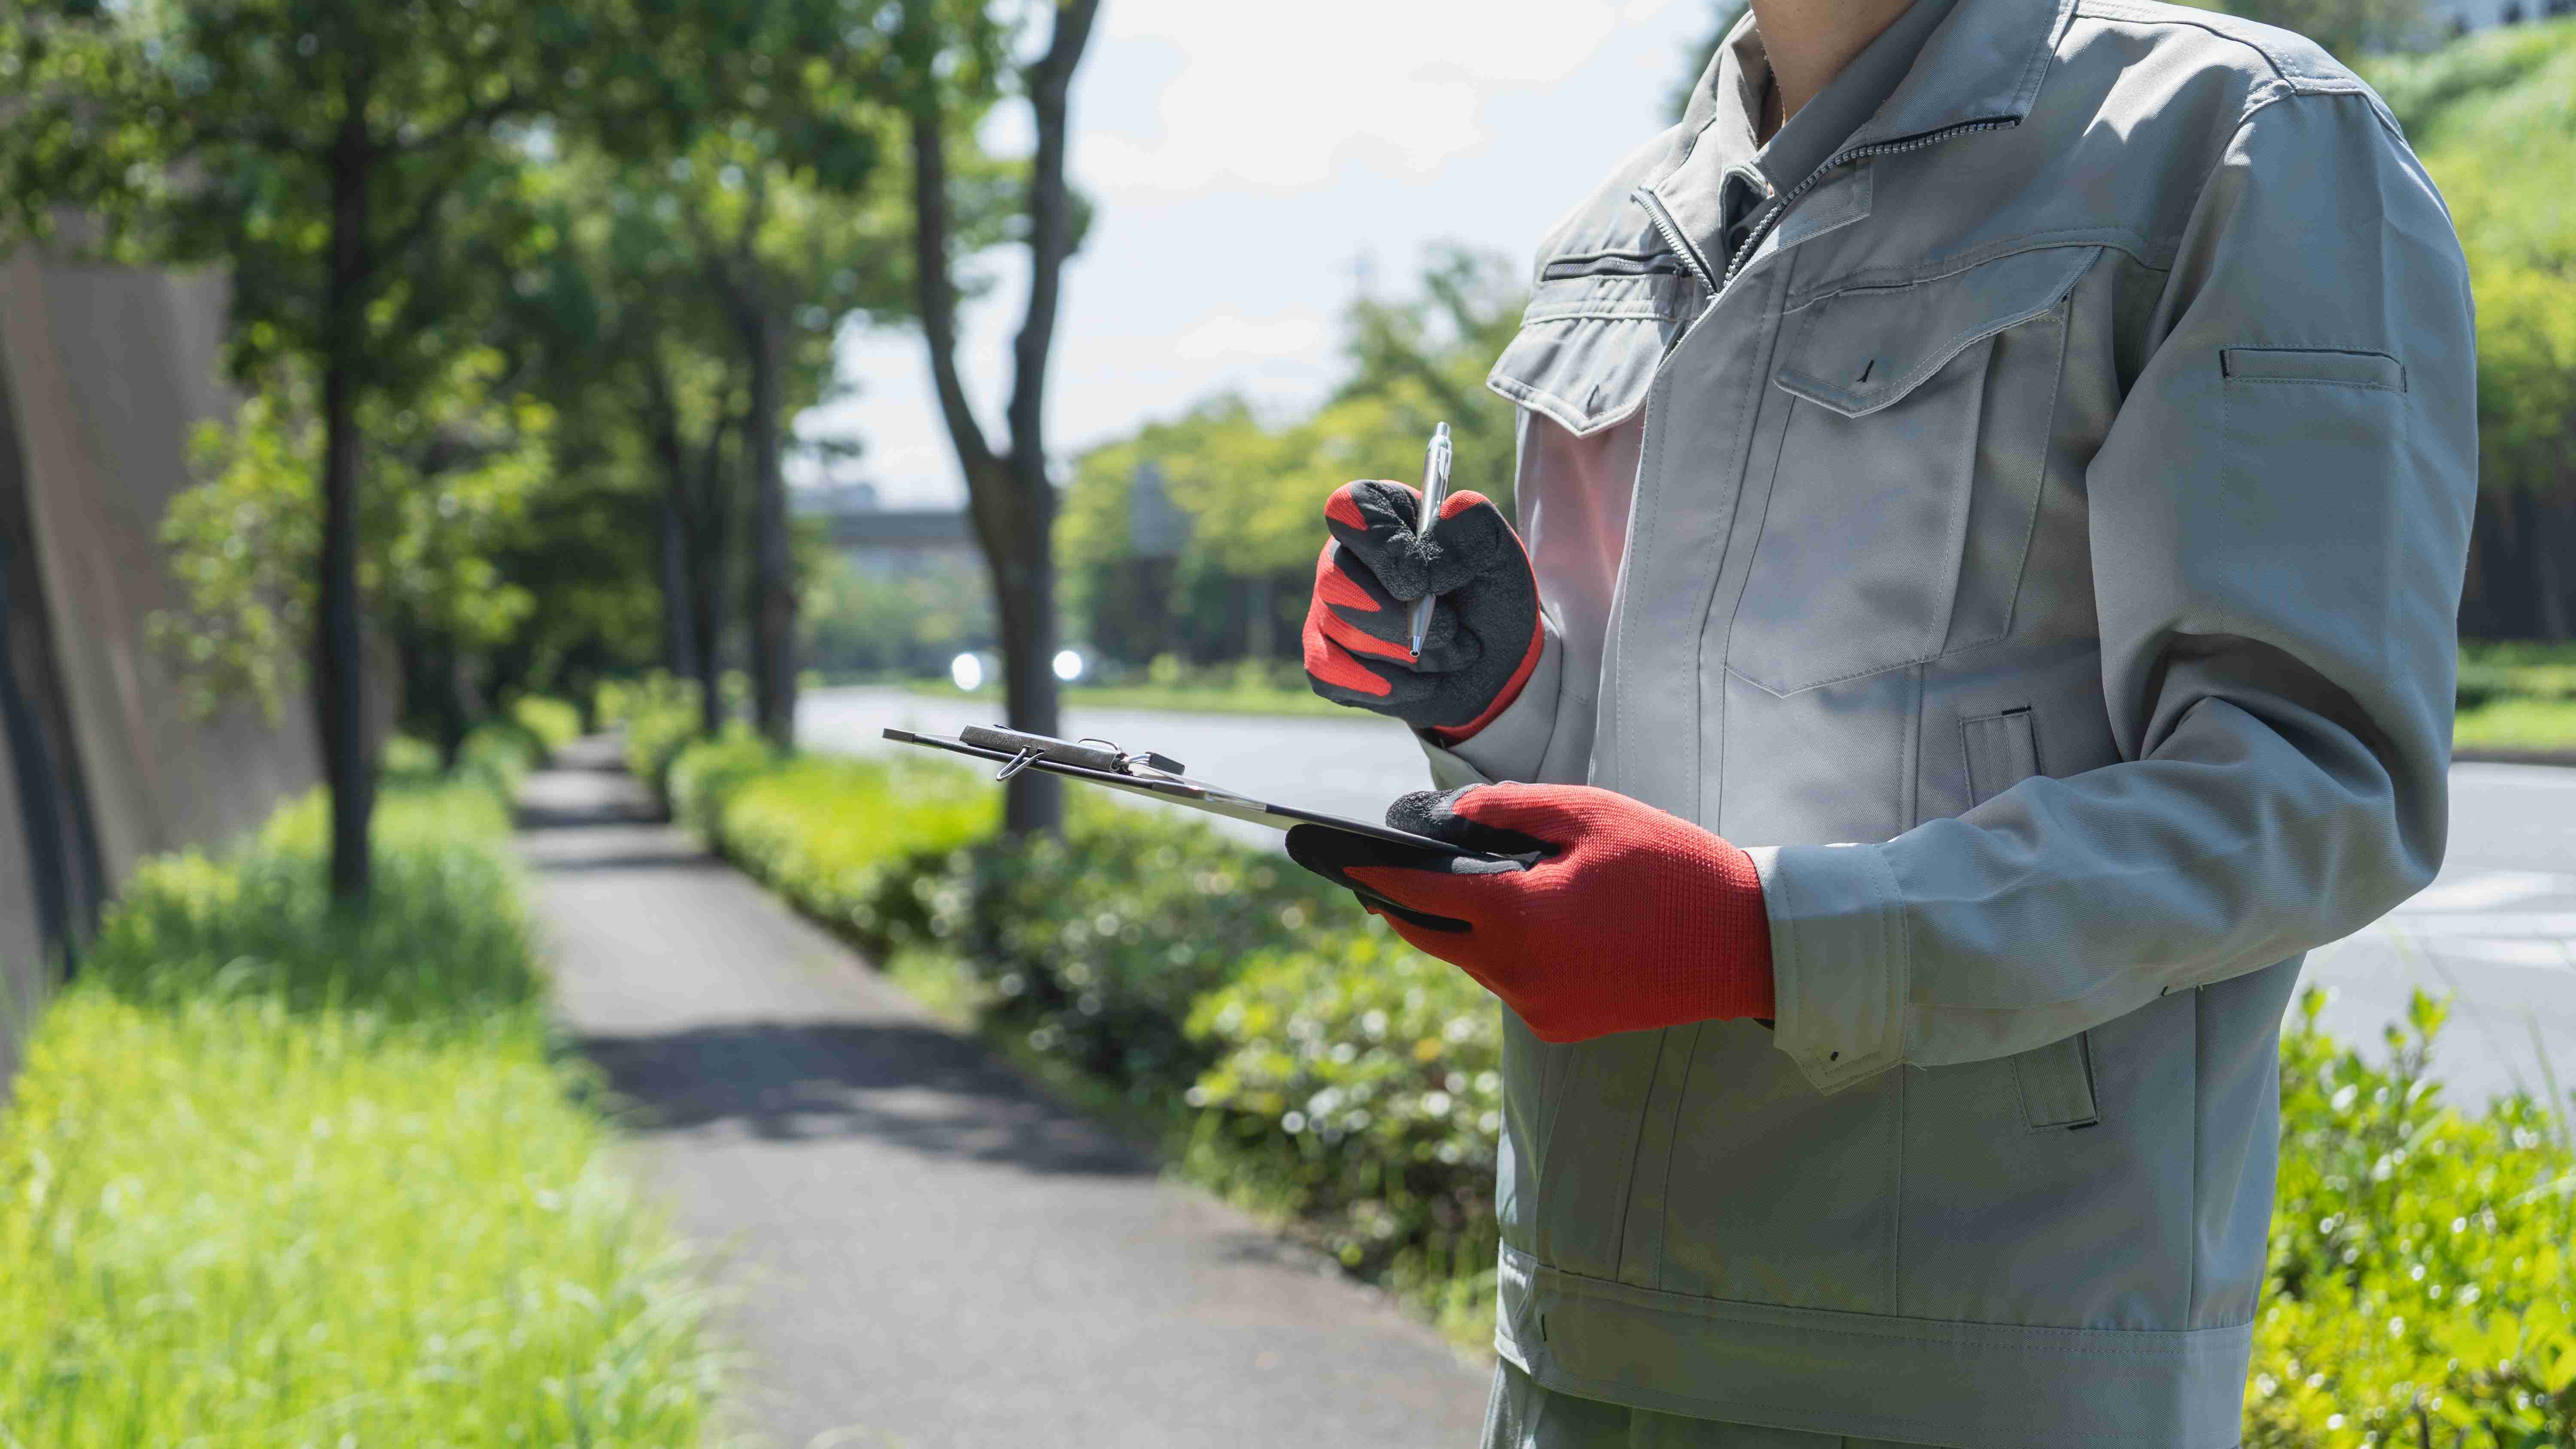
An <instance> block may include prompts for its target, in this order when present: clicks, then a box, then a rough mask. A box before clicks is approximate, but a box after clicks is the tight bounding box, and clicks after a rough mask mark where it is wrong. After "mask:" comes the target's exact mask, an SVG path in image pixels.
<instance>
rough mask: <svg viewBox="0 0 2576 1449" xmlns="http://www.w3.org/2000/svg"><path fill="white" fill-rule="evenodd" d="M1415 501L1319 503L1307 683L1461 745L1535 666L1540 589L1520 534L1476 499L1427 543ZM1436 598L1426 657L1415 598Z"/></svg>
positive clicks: (1394, 492)
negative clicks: (1324, 535)
mask: <svg viewBox="0 0 2576 1449" xmlns="http://www.w3.org/2000/svg"><path fill="white" fill-rule="evenodd" d="M1420 509H1421V495H1420V494H1417V493H1415V492H1414V491H1413V490H1412V489H1410V488H1407V487H1405V486H1404V485H1403V484H1401V483H1387V482H1381V481H1375V480H1371V481H1367V482H1360V483H1347V484H1344V485H1343V486H1342V487H1341V488H1339V489H1337V490H1335V492H1334V493H1333V496H1332V497H1331V498H1330V499H1329V500H1327V501H1326V502H1325V504H1324V522H1325V526H1326V527H1328V528H1330V529H1331V530H1332V535H1333V541H1332V542H1330V543H1327V544H1325V545H1324V551H1323V554H1322V556H1321V557H1319V558H1318V559H1317V560H1316V561H1315V598H1314V603H1313V605H1312V606H1311V607H1310V608H1309V609H1308V610H1307V613H1306V635H1305V645H1306V677H1307V679H1308V681H1309V682H1311V683H1312V684H1313V685H1314V688H1315V692H1316V693H1317V694H1320V695H1322V696H1323V697H1324V698H1326V699H1329V700H1332V701H1333V702H1335V703H1336V704H1354V705H1358V706H1359V707H1360V708H1362V709H1370V710H1375V711H1377V712H1378V713H1379V714H1385V715H1393V716H1395V717H1396V718H1397V719H1400V720H1403V721H1404V722H1405V723H1407V724H1409V725H1412V726H1414V727H1415V728H1417V729H1429V730H1436V731H1438V732H1440V733H1442V734H1444V735H1447V736H1449V737H1451V738H1464V737H1465V736H1467V735H1471V734H1473V733H1475V732H1476V730H1478V729H1480V728H1482V727H1483V725H1484V724H1485V722H1486V721H1487V720H1489V719H1490V718H1492V717H1493V716H1494V715H1495V714H1497V713H1499V712H1500V711H1501V709H1502V707H1503V706H1504V705H1507V704H1509V703H1510V702H1511V700H1512V697H1513V696H1514V695H1516V694H1518V693H1519V692H1520V686H1521V683H1522V682H1523V681H1524V680H1526V679H1528V677H1529V673H1530V670H1531V669H1532V668H1533V667H1534V666H1536V665H1537V663H1538V654H1539V622H1538V582H1537V580H1536V579H1535V578H1534V577H1533V576H1532V574H1531V572H1530V563H1529V554H1528V553H1527V552H1526V551H1525V550H1523V549H1522V547H1521V541H1520V536H1519V535H1518V534H1516V533H1514V532H1512V526H1511V524H1509V523H1508V522H1505V521H1504V519H1503V513H1502V510H1501V509H1499V508H1496V507H1495V506H1494V505H1493V503H1492V501H1491V500H1489V499H1487V498H1486V497H1485V496H1484V495H1483V494H1481V493H1475V492H1458V493H1452V494H1450V495H1449V496H1448V498H1446V499H1445V500H1443V501H1442V503H1441V506H1440V517H1439V518H1437V519H1435V520H1434V521H1433V522H1432V525H1431V527H1430V529H1429V530H1428V536H1427V537H1426V536H1424V535H1422V534H1418V533H1416V531H1415V529H1414V526H1413V525H1414V520H1415V518H1417V517H1418V516H1419V514H1420ZM1425 594H1433V595H1437V596H1438V597H1437V600H1436V601H1435V602H1434V604H1433V606H1432V612H1431V627H1430V629H1429V631H1428V632H1426V633H1425V634H1424V636H1423V641H1422V654H1421V656H1420V657H1419V658H1416V657H1415V656H1414V653H1413V649H1412V619H1413V608H1412V605H1413V601H1414V600H1416V599H1419V598H1421V597H1422V596H1423V595H1425Z"/></svg>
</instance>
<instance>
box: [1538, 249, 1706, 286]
mask: <svg viewBox="0 0 2576 1449" xmlns="http://www.w3.org/2000/svg"><path fill="white" fill-rule="evenodd" d="M1683 270H1684V268H1683V264H1682V261H1681V259H1680V258H1679V257H1675V256H1672V255H1670V254H1668V253H1665V252H1655V253H1653V254H1652V255H1648V256H1639V255H1637V254H1635V253H1632V252H1597V253H1595V254H1593V255H1591V256H1588V257H1562V258H1559V259H1558V260H1556V261H1552V262H1550V263H1548V264H1547V269H1546V270H1545V271H1543V272H1541V273H1539V280H1540V281H1542V282H1561V281H1571V280H1573V279H1575V278H1578V277H1669V276H1676V275H1679V274H1680V273H1681V272H1682V271H1683Z"/></svg>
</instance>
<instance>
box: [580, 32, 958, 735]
mask: <svg viewBox="0 0 2576 1449" xmlns="http://www.w3.org/2000/svg"><path fill="white" fill-rule="evenodd" d="M645 10H646V12H647V14H648V17H649V20H648V23H647V24H646V25H644V26H642V27H639V35H640V37H641V38H642V39H643V40H644V41H645V42H646V44H647V46H648V48H647V49H646V50H645V51H644V52H643V61H644V63H643V64H640V65H639V64H637V63H635V61H634V60H632V59H630V61H629V63H628V65H627V71H628V72H629V73H631V74H636V75H639V76H646V77H649V78H650V80H649V84H648V85H647V86H646V88H645V91H644V95H645V97H646V100H645V102H644V103H643V104H636V103H634V101H632V100H631V99H630V100H629V101H628V102H626V103H622V104H620V105H617V106H615V107H613V108H611V109H609V110H607V111H605V112H602V113H601V114H600V116H599V118H598V124H597V125H596V126H595V127H594V128H593V131H592V134H591V140H592V141H593V143H594V144H596V145H597V146H599V147H600V148H602V149H604V150H606V151H608V152H611V153H613V154H615V155H618V156H620V157H622V158H625V159H626V160H628V161H630V162H637V163H650V164H654V165H657V166H663V167H666V168H667V175H668V178H669V179H668V182H667V189H668V192H669V194H670V195H671V196H672V197H674V198H676V201H677V206H676V209H675V210H674V211H673V212H672V213H671V216H670V219H671V220H673V221H675V222H676V223H677V224H678V225H679V226H681V227H682V228H684V229H685V231H686V233H687V236H688V242H689V247H690V250H691V252H692V254H693V257H694V260H695V265H696V268H697V271H698V278H697V283H698V286H699V287H700V288H701V289H702V290H703V291H704V293H705V294H706V296H707V297H708V298H709V299H710V300H711V302H712V303H713V305H714V307H715V309H716V315H717V316H718V317H719V318H720V319H721V320H722V322H723V324H724V326H725V328H726V329H727V332H728V335H729V337H730V339H731V343H732V351H733V354H734V356H735V358H736V359H737V363H738V367H739V370H740V375H741V380H742V387H743V392H744V399H743V405H742V409H741V416H740V420H739V423H738V424H737V427H738V436H739V439H740V444H741V447H742V451H743V454H744V458H745V462H746V465H747V472H748V475H749V479H750V484H751V499H750V503H751V522H752V538H751V544H752V549H751V563H752V567H751V584H752V588H751V593H752V611H751V612H752V620H751V622H752V630H751V643H752V649H751V656H752V659H751V662H752V670H751V673H752V703H753V713H754V716H755V718H756V720H757V722H758V724H759V727H760V730H761V732H762V733H763V734H764V735H766V736H768V737H769V739H770V740H771V741H772V742H773V743H775V744H777V745H780V746H782V747H784V746H786V745H788V744H790V743H791V742H792V735H793V732H794V722H795V702H796V672H797V671H796V657H795V646H796V638H797V632H796V609H797V589H796V578H795V557H794V550H793V548H792V546H791V539H790V529H789V521H788V507H787V483H786V473H785V467H784V459H785V454H786V450H787V442H788V427H789V423H790V420H791V419H792V418H793V417H794V415H795V414H796V413H797V412H799V411H801V410H802V409H803V408H804V407H806V406H809V405H810V404H812V403H813V402H814V401H816V400H817V399H818V398H819V397H820V396H821V394H822V392H823V390H824V389H825V388H826V387H827V386H828V385H829V382H830V379H831V376H832V371H831V343H832V339H833V337H834V335H835V334H836V333H837V332H838V330H839V329H840V327H841V325H842V323H843V322H844V321H845V320H846V319H847V318H848V317H849V316H850V315H851V314H852V313H854V312H857V311H861V310H865V311H868V312H871V313H877V314H888V313H896V312H900V310H901V301H902V299H903V297H904V295H905V289H904V277H903V268H902V266H901V264H900V257H901V253H902V250H903V248H902V238H903V235H904V233H905V232H906V231H907V230H908V226H907V223H906V220H905V218H904V217H903V215H902V210H901V208H900V206H899V205H897V204H896V203H895V198H894V196H893V195H892V194H890V191H889V190H888V189H887V188H885V187H883V186H881V184H880V181H881V172H880V168H879V165H878V163H879V160H880V158H881V156H882V155H883V154H884V152H885V151H887V150H888V149H889V147H888V144H887V143H888V141H889V139H890V138H891V137H892V136H893V135H894V134H896V132H895V127H896V125H897V122H896V121H895V119H894V117H893V116H892V114H891V113H890V111H889V110H888V109H887V108H885V107H883V106H882V105H880V104H878V103H877V102H878V99H879V98H877V97H874V96H872V95H871V94H870V93H869V92H868V91H867V90H866V89H865V88H864V82H865V81H866V79H867V78H868V77H871V76H874V75H876V74H878V73H880V72H881V71H882V70H883V68H884V41H883V37H882V36H881V34H880V32H879V30H878V28H877V24H878V12H877V9H876V8H875V7H873V6H868V5H863V4H860V3H859V0H647V3H646V5H645ZM701 521H702V522H703V521H705V520H704V517H703V515H702V519H701ZM707 667H709V666H708V665H707V664H705V663H703V662H702V663H701V668H702V669H703V668H707ZM702 693H703V695H704V697H705V698H707V699H708V700H709V701H710V703H711V704H712V701H713V699H714V694H713V692H712V691H705V692H702Z"/></svg>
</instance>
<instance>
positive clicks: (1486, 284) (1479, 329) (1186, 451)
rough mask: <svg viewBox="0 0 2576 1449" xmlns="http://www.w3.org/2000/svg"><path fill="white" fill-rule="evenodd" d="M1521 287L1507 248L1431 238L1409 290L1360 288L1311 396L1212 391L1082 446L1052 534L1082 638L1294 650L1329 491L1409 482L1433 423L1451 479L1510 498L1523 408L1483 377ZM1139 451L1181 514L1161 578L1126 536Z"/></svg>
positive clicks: (1124, 650) (1212, 651) (1117, 646)
mask: <svg viewBox="0 0 2576 1449" xmlns="http://www.w3.org/2000/svg"><path fill="white" fill-rule="evenodd" d="M1527 300H1528V299H1527V294H1526V293H1525V292H1524V291H1523V289H1522V286H1521V283H1520V280H1519V276H1518V269H1517V268H1515V267H1514V266H1513V265H1512V264H1511V263H1510V262H1509V261H1507V260H1506V259H1504V258H1502V257H1498V256H1493V255H1489V254H1483V253H1477V252H1471V251H1466V250H1463V249H1460V248H1456V247H1442V248H1436V249H1434V250H1433V252H1432V253H1431V255H1430V257H1429V258H1428V260H1427V263H1426V265H1425V267H1424V272H1423V279H1422V285H1421V289H1420V291H1419V293H1418V294H1415V295H1411V296H1404V297H1395V298H1386V299H1379V298H1363V299H1361V300H1359V301H1358V302H1355V303H1353V304H1352V306H1351V308H1350V310H1349V312H1348V313H1347V314H1346V315H1345V317H1344V319H1343V324H1344V342H1343V352H1344V355H1345V357H1346V358H1347V359H1348V361H1349V363H1350V369H1351V370H1350V375H1349V377H1348V378H1347V379H1346V380H1345V381H1344V382H1343V383H1342V385H1341V386H1340V387H1339V388H1337V389H1336V390H1335V391H1334V393H1333V395H1332V397H1331V398H1330V399H1328V400H1327V401H1326V402H1325V403H1324V405H1323V406H1322V407H1320V408H1318V409H1316V410H1315V411H1314V412H1312V413H1310V414H1308V415H1307V416H1305V417H1303V418H1298V419H1293V420H1287V421H1274V420H1265V419H1264V418H1262V417H1261V416H1260V415H1259V414H1257V413H1255V412H1254V411H1253V409H1252V408H1251V407H1250V406H1249V405H1247V404H1245V403H1244V402H1243V401H1242V400H1241V399H1239V398H1234V397H1217V398H1213V399H1209V400H1207V401H1205V402H1202V403H1201V404H1199V405H1198V406H1196V407H1194V408H1193V409H1191V410H1190V411H1189V412H1188V413H1186V414H1184V415H1182V416H1181V417H1178V418H1174V419H1171V420H1169V421H1166V422H1158V423H1151V424H1148V425H1147V426H1146V427H1144V428H1143V429H1141V430H1139V431H1138V432H1137V434H1136V435H1135V436H1134V437H1132V438H1129V439H1125V440H1122V441H1120V442H1117V443H1113V444H1109V445H1106V446H1104V447H1101V448H1096V449H1093V450H1092V451H1091V452H1089V453H1087V454H1085V455H1084V457H1083V458H1082V460H1081V462H1080V463H1079V464H1078V465H1077V467H1076V469H1075V473H1074V481H1073V486H1072V487H1071V489H1070V490H1068V493H1067V496H1066V499H1065V516H1064V523H1063V527H1062V529H1061V530H1060V538H1059V543H1060V545H1061V547H1062V548H1063V550H1064V555H1065V561H1066V567H1067V573H1068V579H1069V583H1070V585H1071V587H1070V590H1069V592H1070V593H1071V594H1072V595H1073V596H1074V599H1075V602H1076V603H1077V606H1078V607H1079V608H1080V610H1081V611H1082V615H1083V616H1085V617H1087V618H1089V620H1090V621H1091V626H1090V627H1091V632H1092V642H1093V643H1095V644H1097V645H1099V646H1101V647H1102V648H1104V649H1106V650H1108V651H1109V652H1110V653H1112V654H1113V655H1115V656H1117V657H1120V658H1126V659H1130V660H1134V659H1139V658H1142V657H1146V656H1150V655H1152V654H1155V653H1160V652H1162V651H1164V650H1174V651H1179V652H1183V653H1187V654H1190V655H1192V656H1194V657H1197V658H1200V659H1214V658H1223V657H1229V656H1232V655H1237V654H1240V655H1243V656H1247V657H1253V658H1270V657H1276V656H1278V655H1280V654H1282V653H1286V652H1290V649H1291V648H1292V647H1293V646H1292V645H1291V643H1290V641H1293V640H1294V639H1295V637H1296V621H1297V620H1298V619H1300V618H1302V617H1303V616H1304V613H1305V597H1306V595H1305V589H1304V583H1305V581H1307V580H1309V579H1311V578H1312V576H1313V573H1314V567H1315V549H1316V545H1317V533H1316V528H1317V523H1316V518H1317V514H1318V513H1319V511H1320V510H1321V509H1322V508H1323V506H1324V500H1325V498H1327V497H1328V496H1330V494H1331V493H1332V491H1333V490H1334V489H1335V488H1338V487H1340V486H1341V485H1342V484H1343V483H1346V482H1348V481H1349V480H1351V479H1353V478H1360V477H1393V478H1398V479H1401V480H1402V481H1404V482H1406V483H1411V482H1413V481H1415V479H1416V478H1418V477H1419V472H1418V470H1419V468H1420V466H1421V459H1422V449H1423V444H1424V442H1425V441H1426V440H1427V439H1428V438H1429V437H1430V435H1431V429H1432V426H1433V425H1434V424H1435V423H1440V422H1446V423H1448V424H1449V427H1450V432H1451V435H1452V437H1453V438H1454V440H1455V442H1456V448H1457V452H1456V459H1457V461H1456V464H1455V467H1454V469H1453V471H1452V473H1451V479H1452V482H1453V484H1454V485H1455V486H1456V487H1458V488H1461V489H1470V488H1472V489H1474V490H1476V491H1477V492H1480V493H1483V494H1485V495H1486V496H1487V497H1490V498H1492V499H1493V500H1494V501H1495V502H1496V503H1498V504H1500V505H1501V506H1502V507H1503V508H1505V509H1506V510H1509V509H1510V507H1511V506H1512V477H1513V469H1514V466H1515V453H1516V444H1517V437H1516V434H1517V429H1518V425H1517V421H1516V419H1515V417H1514V413H1513V409H1512V405H1511V404H1510V403H1508V402H1506V401H1504V400H1503V399H1502V398H1499V397H1496V396H1495V395H1494V394H1493V393H1492V392H1491V391H1489V390H1488V389H1487V388H1486V387H1485V385H1484V380H1485V374H1486V371H1487V370H1488V369H1489V368H1490V367H1491V366H1492V365H1493V361H1494V358H1495V356H1496V355H1497V354H1498V353H1500V352H1501V351H1502V349H1503V347H1504V346H1505V344H1507V343H1508V342H1509V341H1510V340H1511V338H1512V337H1513V335H1514V334H1515V333H1516V332H1517V331H1518V330H1519V327H1520V318H1521V312H1522V310H1523V308H1524V306H1525V304H1526V302H1527ZM1147 463H1151V464H1153V465H1154V466H1155V467H1156V468H1158V469H1160V470H1161V473H1162V476H1163V479H1164V482H1165V485H1166V487H1167V489H1168V491H1169V493H1170V495H1171V498H1172V500H1173V502H1174V504H1175V505H1176V506H1177V507H1179V508H1180V509H1181V510H1183V511H1184V512H1186V513H1187V514H1188V515H1189V517H1190V538H1189V543H1188V546H1187V548H1186V549H1185V550H1184V551H1183V555H1182V557H1181V558H1180V559H1179V560H1178V561H1177V564H1176V566H1175V567H1174V568H1173V570H1172V571H1171V574H1170V576H1169V577H1168V578H1166V577H1163V576H1162V575H1161V573H1160V572H1159V571H1153V570H1144V569H1140V568H1138V567H1137V560H1136V559H1135V557H1134V555H1133V550H1132V547H1131V545H1130V540H1129V538H1128V536H1127V522H1128V510H1129V507H1130V500H1129V490H1130V487H1131V485H1132V483H1133V480H1134V478H1135V476H1136V472H1137V470H1138V468H1139V467H1141V466H1143V465H1145V464H1147ZM1238 622H1239V623H1240V625H1241V627H1239V628H1238V627H1235V626H1236V624H1237V623H1238ZM1211 624H1213V625H1214V626H1215V628H1213V629H1211V628H1210V625H1211Z"/></svg>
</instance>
